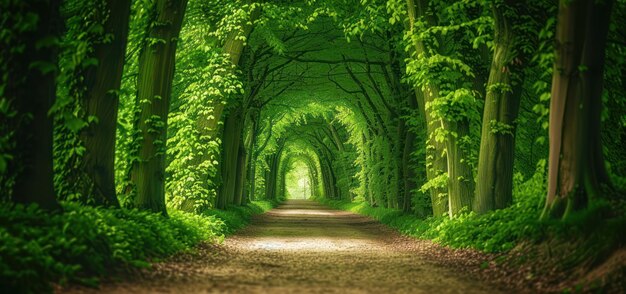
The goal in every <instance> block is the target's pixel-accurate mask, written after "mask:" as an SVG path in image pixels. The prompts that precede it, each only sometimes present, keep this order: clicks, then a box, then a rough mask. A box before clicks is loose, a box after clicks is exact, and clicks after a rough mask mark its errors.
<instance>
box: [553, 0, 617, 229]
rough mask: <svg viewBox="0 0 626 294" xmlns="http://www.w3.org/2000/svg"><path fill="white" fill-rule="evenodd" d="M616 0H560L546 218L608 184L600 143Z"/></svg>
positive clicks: (558, 214) (563, 215)
mask: <svg viewBox="0 0 626 294" xmlns="http://www.w3.org/2000/svg"><path fill="white" fill-rule="evenodd" d="M612 4H613V1H595V0H575V1H564V0H563V1H560V5H559V14H558V19H557V32H556V58H555V63H554V74H553V78H552V98H551V100H550V129H549V134H550V136H549V137H550V157H549V165H548V169H549V170H548V194H547V199H546V206H545V209H544V212H543V214H542V218H547V217H561V218H563V219H565V218H567V216H568V215H569V213H570V212H571V211H573V210H578V209H582V208H584V207H586V205H587V203H588V201H589V200H590V199H591V198H594V197H598V196H599V195H598V192H599V189H600V188H601V187H602V185H603V184H610V182H609V179H608V176H607V172H606V169H605V166H604V158H603V154H602V145H601V141H600V123H601V118H600V113H601V108H602V97H601V95H602V88H603V72H604V61H605V48H606V40H607V34H608V30H609V20H610V16H611V8H612Z"/></svg>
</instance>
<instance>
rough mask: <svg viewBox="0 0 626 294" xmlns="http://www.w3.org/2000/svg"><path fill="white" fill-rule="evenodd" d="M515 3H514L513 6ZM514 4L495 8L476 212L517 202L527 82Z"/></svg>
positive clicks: (477, 182)
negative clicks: (520, 118)
mask: <svg viewBox="0 0 626 294" xmlns="http://www.w3.org/2000/svg"><path fill="white" fill-rule="evenodd" d="M510 2H512V3H510ZM515 2H516V1H513V0H510V1H505V3H503V4H500V5H494V7H493V16H494V20H495V38H494V46H495V49H494V53H493V59H492V62H491V70H490V73H489V81H488V82H487V91H486V93H487V94H486V97H485V109H484V114H483V122H482V134H481V140H480V153H479V158H478V179H477V181H476V195H475V198H474V199H475V201H474V211H476V212H478V213H485V212H487V211H490V210H494V209H501V208H505V207H507V206H509V205H511V203H512V202H513V195H512V193H513V161H514V153H515V130H516V122H515V121H516V119H517V115H518V113H519V106H520V101H521V95H522V83H523V78H524V72H523V71H524V67H523V63H524V62H525V60H523V57H522V56H521V53H520V52H519V49H518V48H517V46H518V45H519V42H518V41H517V39H518V38H519V37H518V36H516V35H515V32H514V28H513V25H514V22H513V21H512V20H511V18H512V17H516V15H515V14H513V12H514V11H515V10H514V9H512V7H511V6H512V5H514V4H515Z"/></svg>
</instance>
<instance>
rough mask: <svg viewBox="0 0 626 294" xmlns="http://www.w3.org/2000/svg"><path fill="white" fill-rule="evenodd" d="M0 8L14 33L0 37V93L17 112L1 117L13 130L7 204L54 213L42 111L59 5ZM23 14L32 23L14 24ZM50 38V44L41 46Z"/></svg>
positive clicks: (48, 122) (50, 84)
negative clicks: (11, 179) (11, 180)
mask: <svg viewBox="0 0 626 294" xmlns="http://www.w3.org/2000/svg"><path fill="white" fill-rule="evenodd" d="M1 7H2V8H5V9H6V10H5V11H3V12H2V13H3V14H9V17H10V18H14V19H11V20H10V21H9V22H8V23H7V24H8V25H12V24H13V23H11V21H15V22H16V24H14V25H15V26H16V27H15V28H14V30H12V31H10V32H8V34H10V35H9V36H8V37H6V38H5V37H4V36H3V37H2V41H4V42H7V43H4V44H2V46H1V47H0V54H1V55H0V58H1V59H0V69H2V75H4V76H3V77H2V83H6V88H5V89H4V95H3V93H2V89H0V95H1V96H4V97H6V98H7V99H8V101H9V102H10V103H11V104H12V106H13V109H14V110H15V111H16V112H17V114H16V118H11V117H3V118H2V120H3V124H5V123H8V124H10V125H11V126H10V127H9V128H10V129H9V130H10V131H14V132H15V137H14V138H15V141H14V142H15V145H14V148H15V149H14V153H15V156H14V158H13V160H12V162H10V164H9V173H10V174H13V175H15V183H14V186H13V194H12V200H13V201H15V202H18V203H36V204H38V205H39V206H40V207H42V208H44V209H57V208H59V205H58V203H57V201H56V196H55V193H54V186H53V171H52V136H53V127H52V118H51V117H50V116H49V115H48V111H50V108H51V107H52V105H53V104H54V101H55V98H56V76H57V70H58V69H57V59H58V56H57V55H58V44H57V42H56V41H57V40H58V38H59V33H60V26H61V18H60V14H59V7H60V3H59V1H53V0H50V1H45V0H41V1H26V2H23V3H21V2H20V1H12V2H9V3H6V4H1ZM28 15H31V16H32V17H34V19H35V20H36V22H35V23H34V24H32V25H31V24H28V23H26V21H23V22H24V23H20V19H19V18H20V17H27V16H28ZM4 16H5V15H3V17H4ZM5 21H6V20H5ZM18 25H21V26H20V27H17V26H18ZM3 30H4V28H3ZM11 35H14V36H13V38H12V36H11ZM50 39H52V40H55V42H50V41H47V42H46V40H50ZM15 48H22V50H23V51H20V50H17V49H15ZM5 120H6V121H5ZM3 135H4V136H9V135H7V134H3Z"/></svg>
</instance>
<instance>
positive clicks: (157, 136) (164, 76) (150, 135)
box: [131, 0, 187, 215]
mask: <svg viewBox="0 0 626 294" xmlns="http://www.w3.org/2000/svg"><path fill="white" fill-rule="evenodd" d="M186 5H187V1H186V0H157V1H156V2H155V4H154V9H155V19H154V21H153V23H152V25H151V26H150V28H149V32H148V34H147V36H148V38H147V40H146V44H144V45H143V48H142V50H141V52H140V54H139V75H138V77H137V79H138V83H137V103H138V105H139V110H140V113H139V116H138V122H137V123H138V129H139V133H140V137H141V139H142V140H141V145H140V147H139V154H138V155H139V159H138V161H136V162H134V163H133V167H132V170H131V181H132V182H133V184H134V188H135V195H134V206H135V207H137V208H141V209H146V210H151V211H154V212H160V213H162V214H164V215H167V211H166V208H165V151H166V146H165V142H166V141H167V115H168V112H169V102H170V96H171V92H172V79H173V77H174V67H175V61H176V58H175V57H176V44H177V43H178V35H179V33H180V29H181V25H182V20H183V16H184V14H185V8H186Z"/></svg>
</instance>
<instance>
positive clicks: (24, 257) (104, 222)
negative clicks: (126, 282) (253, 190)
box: [0, 201, 273, 293]
mask: <svg viewBox="0 0 626 294" xmlns="http://www.w3.org/2000/svg"><path fill="white" fill-rule="evenodd" d="M62 206H63V212H62V213H48V212H44V211H42V210H41V209H39V208H38V207H36V206H34V205H30V206H24V205H15V204H9V203H2V206H0V224H1V226H0V286H1V287H2V288H3V290H9V291H18V292H35V293H37V292H43V291H46V292H47V291H50V290H51V288H50V283H61V284H65V283H68V282H74V283H84V284H89V285H93V284H95V283H97V278H96V277H98V276H101V275H104V274H106V273H108V272H110V270H111V269H113V268H116V267H120V266H122V267H126V266H129V267H149V266H150V264H149V262H150V261H156V260H158V259H159V258H164V257H167V256H170V255H172V254H174V253H177V252H180V251H183V250H188V249H190V248H192V247H193V246H194V245H196V244H198V243H199V242H204V241H208V242H220V241H221V240H223V238H224V234H229V233H232V232H234V231H235V230H237V229H239V228H241V227H243V226H244V225H245V224H247V222H248V221H249V219H250V217H251V216H252V215H254V214H259V213H263V212H265V211H267V210H269V209H271V208H272V207H273V204H272V203H269V202H266V201H265V202H263V201H259V202H253V203H252V204H250V205H248V206H245V207H236V208H235V207H234V208H232V209H231V210H228V211H217V210H209V211H206V212H205V213H203V214H202V215H197V214H192V213H186V212H182V211H176V210H170V211H169V218H166V217H163V216H162V215H161V214H156V213H151V212H146V211H139V210H135V209H133V210H128V209H106V208H97V207H89V206H82V205H80V204H77V203H72V202H64V203H63V204H62Z"/></svg>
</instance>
